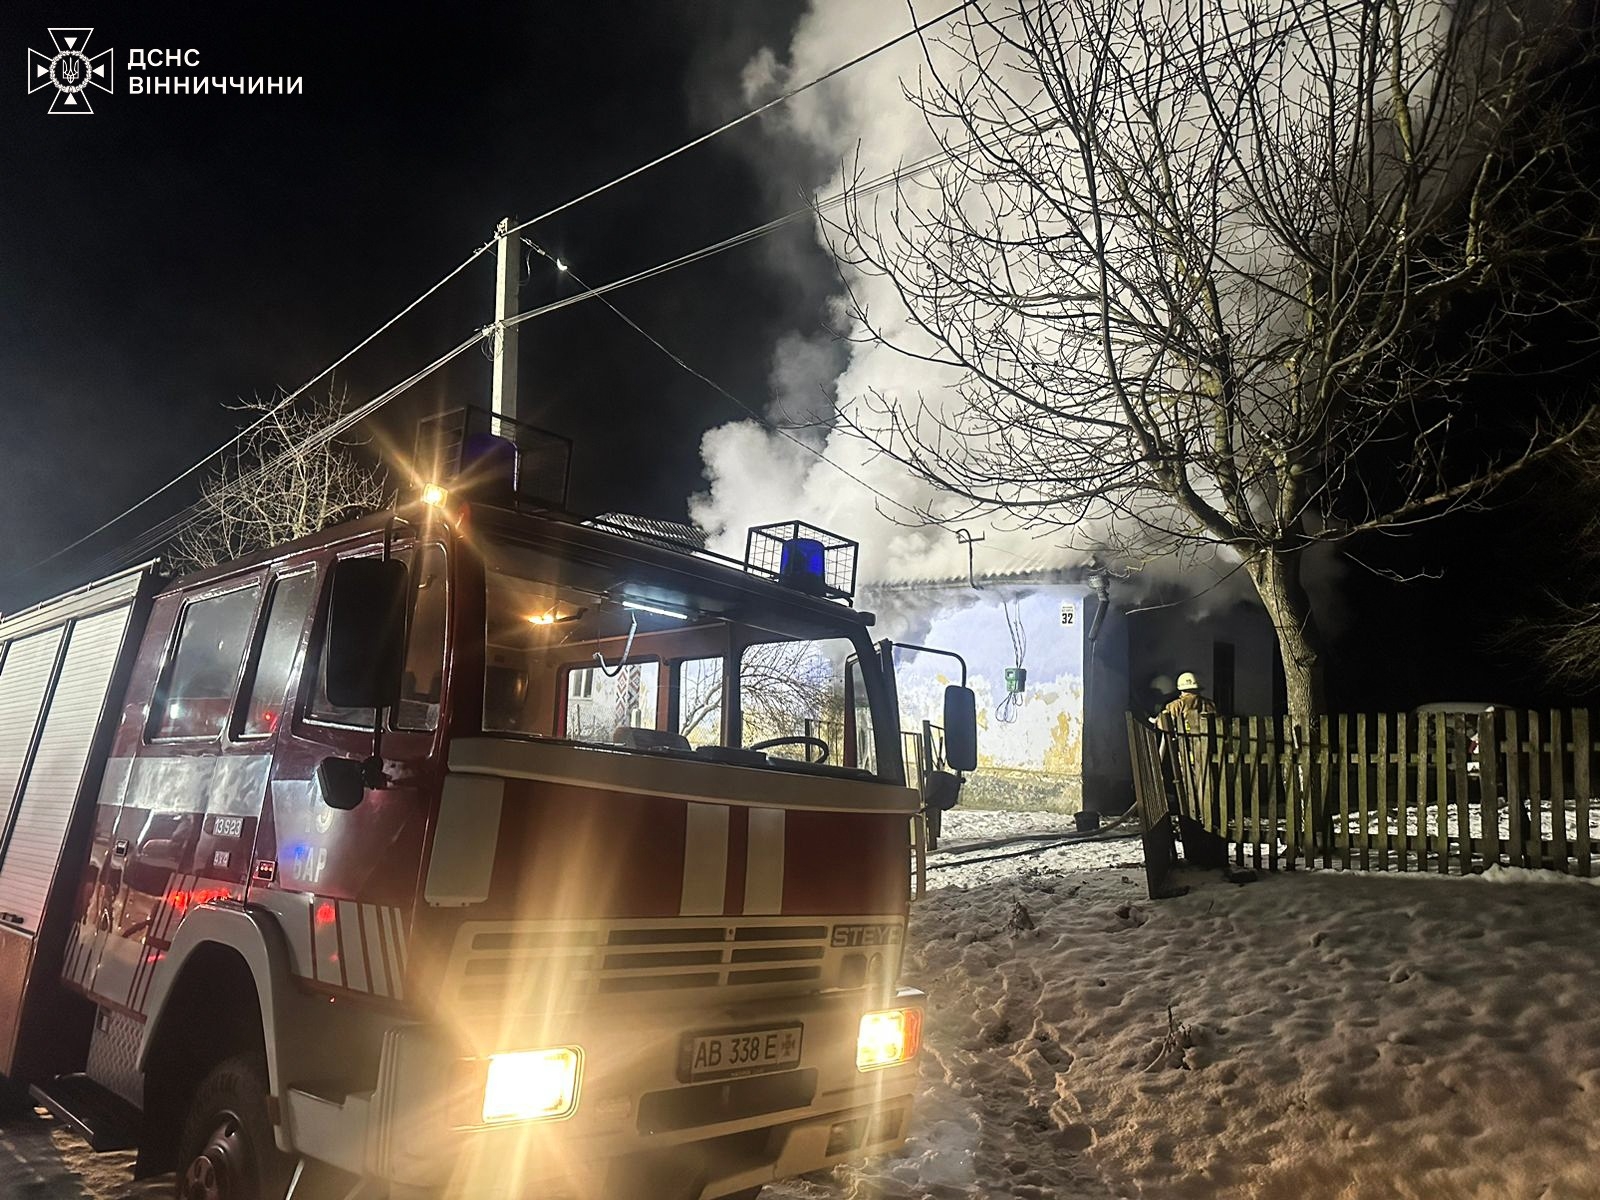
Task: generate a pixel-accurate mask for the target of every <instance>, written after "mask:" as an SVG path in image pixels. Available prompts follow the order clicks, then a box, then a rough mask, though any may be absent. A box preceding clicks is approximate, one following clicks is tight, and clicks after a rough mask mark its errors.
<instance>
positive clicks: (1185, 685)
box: [1178, 671, 1200, 692]
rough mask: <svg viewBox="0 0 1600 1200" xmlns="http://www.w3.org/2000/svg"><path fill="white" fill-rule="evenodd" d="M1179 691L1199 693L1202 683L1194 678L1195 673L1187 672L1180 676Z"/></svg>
mask: <svg viewBox="0 0 1600 1200" xmlns="http://www.w3.org/2000/svg"><path fill="white" fill-rule="evenodd" d="M1178 690H1179V691H1180V692H1198V691H1199V690H1200V681H1199V680H1198V679H1196V678H1195V677H1194V672H1193V671H1185V672H1184V673H1183V674H1182V675H1179V676H1178Z"/></svg>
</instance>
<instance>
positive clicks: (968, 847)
mask: <svg viewBox="0 0 1600 1200" xmlns="http://www.w3.org/2000/svg"><path fill="white" fill-rule="evenodd" d="M1137 807H1138V806H1137V805H1130V806H1129V807H1128V810H1127V811H1126V812H1123V813H1120V814H1118V815H1117V816H1115V817H1113V818H1112V819H1111V820H1110V821H1108V822H1106V823H1105V824H1104V825H1102V826H1100V828H1099V829H1096V830H1092V831H1090V832H1087V833H1076V832H1074V833H1014V834H1009V835H1008V836H1006V837H999V838H986V839H985V840H983V841H981V842H968V843H966V844H964V845H961V846H955V847H951V848H950V849H947V850H941V851H936V852H935V853H938V854H940V855H941V856H949V857H948V858H947V859H946V860H945V861H941V862H930V863H928V865H927V868H926V869H927V870H929V871H938V870H942V869H944V868H946V867H965V866H970V865H972V864H974V863H985V862H999V861H1001V860H1003V859H1008V858H1026V857H1028V856H1029V855H1032V854H1044V853H1046V852H1048V851H1050V850H1054V849H1056V848H1057V847H1059V846H1066V845H1073V844H1075V843H1078V842H1094V841H1111V840H1123V839H1127V838H1133V837H1137V836H1138V834H1136V833H1124V834H1118V835H1117V838H1116V839H1112V838H1108V837H1107V836H1106V835H1107V834H1109V833H1110V832H1111V831H1112V830H1114V829H1116V828H1117V827H1118V826H1120V825H1121V824H1123V822H1125V821H1127V819H1128V818H1129V817H1131V816H1132V815H1133V812H1134V809H1135V808H1137ZM1023 842H1040V843H1043V844H1042V845H1037V846H1029V847H1028V848H1027V849H1024V850H1012V851H1010V852H1009V853H1006V854H991V855H987V856H985V857H983V858H967V857H966V856H967V855H969V854H978V853H980V852H982V851H985V850H998V849H1000V848H1001V847H1004V846H1015V845H1019V844H1021V843H1023Z"/></svg>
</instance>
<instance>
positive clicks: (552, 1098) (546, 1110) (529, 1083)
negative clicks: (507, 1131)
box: [483, 1046, 580, 1125]
mask: <svg viewBox="0 0 1600 1200" xmlns="http://www.w3.org/2000/svg"><path fill="white" fill-rule="evenodd" d="M579 1064H580V1056H579V1052H578V1049H577V1048H576V1047H575V1046H558V1047H555V1048H553V1049H549V1050H519V1051H516V1052H515V1053H510V1054H492V1055H490V1056H489V1073H488V1077H487V1079H486V1080H485V1082H484V1085H483V1120H484V1124H486V1125H493V1124H499V1123H503V1122H506V1121H553V1120H558V1119H559V1118H561V1117H567V1116H571V1115H572V1112H573V1110H574V1109H576V1108H577V1107H578V1075H579Z"/></svg>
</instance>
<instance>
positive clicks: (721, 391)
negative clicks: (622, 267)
mask: <svg viewBox="0 0 1600 1200" xmlns="http://www.w3.org/2000/svg"><path fill="white" fill-rule="evenodd" d="M523 240H524V241H527V244H528V245H529V246H530V247H532V248H533V250H534V251H535V252H536V253H538V254H541V255H543V256H544V257H545V258H548V259H550V261H551V262H552V263H555V262H556V259H555V258H553V257H552V256H551V255H550V254H549V253H548V252H547V251H546V250H545V249H544V248H543V247H542V246H540V245H538V244H537V243H536V242H533V241H528V239H526V238H525V239H523ZM557 269H558V270H560V271H562V272H563V273H565V274H567V275H570V276H572V281H573V282H574V283H576V284H577V285H578V286H579V287H581V288H582V289H583V290H584V291H585V292H586V293H587V294H588V295H591V296H593V297H594V298H595V299H596V300H598V301H600V303H601V304H604V305H605V306H606V307H607V308H609V309H610V310H611V311H612V312H613V313H614V314H615V315H616V316H617V318H618V319H619V320H621V321H622V322H623V323H624V324H626V325H627V326H628V327H629V328H630V329H632V330H633V331H634V332H635V333H637V334H638V335H639V336H640V337H642V338H644V340H645V341H647V342H649V343H650V344H651V345H652V346H654V347H655V348H656V349H657V350H659V351H661V353H663V354H665V355H666V356H667V357H668V358H670V359H671V360H672V361H673V362H675V363H677V364H678V366H680V367H682V368H683V369H684V370H685V371H687V372H688V373H689V374H691V375H693V376H694V377H695V378H696V379H698V380H699V381H700V382H701V383H703V384H705V385H706V386H707V387H709V388H710V389H711V390H712V391H714V392H716V393H717V394H718V395H719V396H722V397H724V398H725V399H727V400H730V401H732V402H733V403H734V404H735V405H737V406H738V407H739V408H740V409H742V410H744V411H745V412H746V413H748V414H749V415H750V416H751V417H752V418H754V419H755V421H756V422H757V423H758V424H760V425H761V426H762V427H763V428H764V429H766V430H767V431H768V432H769V433H776V434H778V435H779V436H780V437H784V438H787V439H788V440H789V441H791V442H793V443H794V444H795V445H797V446H799V447H801V448H802V449H804V450H806V451H807V452H809V453H811V454H814V455H816V456H817V458H818V459H820V460H821V461H822V462H825V463H827V464H828V465H829V466H830V467H832V468H833V469H834V470H835V471H838V472H839V473H840V474H841V475H843V476H844V477H845V478H847V479H850V480H853V481H854V482H855V483H857V484H859V485H860V486H862V487H864V488H866V489H867V491H869V492H871V493H872V494H873V495H874V496H877V497H878V498H879V499H880V500H883V501H886V502H887V503H889V504H893V505H894V506H895V507H896V508H899V509H901V510H903V511H905V512H907V513H909V514H911V515H912V516H914V517H924V514H922V513H920V512H918V511H917V510H916V509H914V508H912V507H911V506H910V505H909V504H906V503H905V502H904V501H902V500H897V499H895V498H894V497H893V496H891V495H889V494H888V493H887V492H883V491H880V490H879V489H877V488H875V487H873V486H872V484H870V483H868V482H867V481H866V480H865V479H863V478H861V476H859V475H857V474H855V473H854V472H852V471H851V470H850V469H849V468H847V467H845V466H843V465H841V464H839V463H837V462H834V460H833V459H831V458H829V457H828V456H827V455H826V454H824V453H823V452H822V451H821V450H820V449H818V448H817V447H816V446H813V445H812V444H811V443H810V442H808V441H806V440H805V439H804V438H802V437H797V436H796V435H795V434H794V433H792V432H791V431H789V430H787V429H785V428H784V427H783V426H781V425H779V424H777V423H776V422H774V421H772V420H771V419H770V418H768V417H767V416H766V415H765V414H764V413H762V412H761V411H760V410H759V409H757V408H756V407H755V406H754V405H751V404H747V403H746V402H745V401H743V400H741V399H740V398H739V397H738V396H735V395H734V394H733V393H732V392H730V391H729V390H728V389H727V388H725V387H723V386H722V385H721V384H720V383H718V382H717V381H716V380H715V379H712V378H711V377H710V376H709V375H706V374H705V373H704V372H702V371H699V370H697V369H696V368H695V367H693V366H691V365H690V364H689V363H687V362H685V361H684V360H683V358H681V357H680V356H679V355H678V354H677V353H676V352H675V351H673V350H672V349H671V348H670V347H668V346H667V345H666V344H665V343H663V342H662V341H661V340H660V339H659V338H657V337H655V336H654V335H653V334H651V333H650V332H649V331H648V330H646V329H645V328H644V327H643V326H641V325H640V324H639V323H638V322H637V321H635V320H634V319H633V318H632V317H630V316H628V314H627V313H625V312H623V311H622V310H621V309H620V308H618V307H617V306H616V305H615V304H613V303H611V301H609V300H607V299H606V298H605V296H603V295H601V294H600V293H599V292H597V291H595V290H594V289H593V288H591V287H590V286H589V285H588V284H587V283H585V282H584V281H583V280H582V279H580V278H579V277H578V274H577V272H575V271H574V270H573V269H572V267H571V266H570V265H569V264H567V263H560V264H558V265H557ZM924 519H926V518H925V517H924Z"/></svg>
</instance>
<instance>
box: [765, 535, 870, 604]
mask: <svg viewBox="0 0 1600 1200" xmlns="http://www.w3.org/2000/svg"><path fill="white" fill-rule="evenodd" d="M860 551H861V544H860V543H859V542H853V541H851V540H850V539H849V538H847V537H840V536H839V535H838V534H837V533H829V532H828V531H827V530H826V529H818V528H817V527H816V526H815V525H807V524H806V523H805V522H804V521H778V522H775V523H774V524H771V525H753V526H751V528H750V532H749V534H748V535H747V536H746V538H745V548H744V565H745V569H746V570H748V571H750V572H751V573H752V574H755V575H765V576H766V577H767V578H768V579H776V580H777V581H778V582H779V583H782V584H784V585H785V586H787V587H793V588H796V589H798V590H800V591H806V592H810V593H812V594H813V595H818V596H827V597H828V598H830V599H833V600H844V601H850V600H853V599H854V598H855V594H856V558H857V556H858V554H859V553H860Z"/></svg>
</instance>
